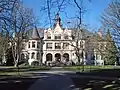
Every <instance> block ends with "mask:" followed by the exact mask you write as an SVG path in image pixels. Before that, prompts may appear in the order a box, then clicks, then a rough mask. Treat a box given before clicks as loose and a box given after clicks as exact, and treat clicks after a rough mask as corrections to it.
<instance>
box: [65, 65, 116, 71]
mask: <svg viewBox="0 0 120 90" xmlns="http://www.w3.org/2000/svg"><path fill="white" fill-rule="evenodd" d="M113 67H114V66H112V65H106V66H67V67H63V69H64V70H72V71H82V70H83V69H84V71H85V72H89V71H93V70H100V69H113Z"/></svg>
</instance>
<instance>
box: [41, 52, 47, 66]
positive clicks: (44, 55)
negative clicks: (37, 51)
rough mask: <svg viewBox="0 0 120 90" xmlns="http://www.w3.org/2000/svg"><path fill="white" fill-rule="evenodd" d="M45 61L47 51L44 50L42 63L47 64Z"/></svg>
mask: <svg viewBox="0 0 120 90" xmlns="http://www.w3.org/2000/svg"><path fill="white" fill-rule="evenodd" d="M45 61H46V53H45V52H44V53H43V57H42V63H44V64H45Z"/></svg>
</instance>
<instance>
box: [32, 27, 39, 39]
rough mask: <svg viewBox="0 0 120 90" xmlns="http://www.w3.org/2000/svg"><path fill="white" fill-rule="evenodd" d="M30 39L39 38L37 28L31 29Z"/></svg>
mask: <svg viewBox="0 0 120 90" xmlns="http://www.w3.org/2000/svg"><path fill="white" fill-rule="evenodd" d="M31 39H40V36H39V33H38V30H37V29H33V31H32V36H31Z"/></svg>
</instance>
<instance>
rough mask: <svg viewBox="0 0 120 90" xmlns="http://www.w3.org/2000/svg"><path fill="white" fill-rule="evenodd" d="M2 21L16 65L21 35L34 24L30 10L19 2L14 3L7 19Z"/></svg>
mask: <svg viewBox="0 0 120 90" xmlns="http://www.w3.org/2000/svg"><path fill="white" fill-rule="evenodd" d="M3 22H4V24H5V25H6V26H5V27H4V29H5V30H6V31H7V32H9V38H10V44H11V47H12V54H13V58H14V66H15V67H16V66H18V63H19V60H20V55H21V49H22V41H23V38H24V37H23V36H24V34H25V32H26V31H27V30H29V29H30V28H31V27H32V26H33V24H34V20H33V14H32V10H31V9H29V8H25V7H24V6H23V5H22V4H21V3H20V2H19V3H16V4H15V5H14V7H13V8H12V10H11V13H10V16H9V20H3Z"/></svg>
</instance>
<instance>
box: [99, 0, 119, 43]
mask: <svg viewBox="0 0 120 90" xmlns="http://www.w3.org/2000/svg"><path fill="white" fill-rule="evenodd" d="M101 21H102V23H103V25H104V26H106V27H108V28H109V29H110V30H111V32H112V35H113V37H114V40H115V42H116V43H117V44H118V43H119V39H120V38H119V36H120V0H113V1H112V3H111V4H109V5H108V7H107V8H106V9H105V11H104V12H103V14H102V16H101Z"/></svg>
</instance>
